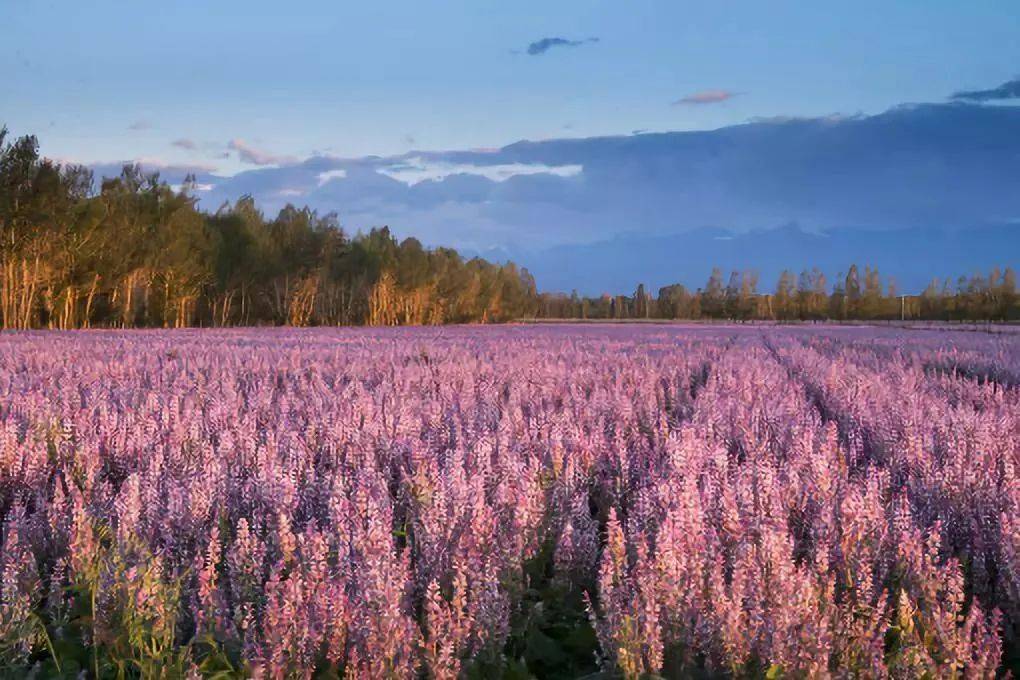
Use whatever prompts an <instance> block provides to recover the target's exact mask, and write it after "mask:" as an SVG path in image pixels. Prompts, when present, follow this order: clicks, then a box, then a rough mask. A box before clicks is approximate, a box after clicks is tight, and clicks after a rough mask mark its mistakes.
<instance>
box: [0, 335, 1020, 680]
mask: <svg viewBox="0 0 1020 680" xmlns="http://www.w3.org/2000/svg"><path fill="white" fill-rule="evenodd" d="M1018 462H1020V334H1016V333H1011V334H998V335H992V334H986V333H979V332H958V331H957V332H954V331H937V330H896V329H873V328H872V329H869V328H863V327H857V328H837V327H831V326H818V327H804V328H782V327H771V328H761V327H744V328H739V327H720V326H715V327H712V326H654V325H643V326H626V325H620V326H566V325H565V326H555V327H549V326H544V327H543V326H507V327H500V328H483V327H463V328H429V329H424V328H421V329H382V330H380V329H344V330H326V329H319V330H285V329H267V330H234V331H218V330H184V331H130V332H114V331H91V332H88V331H87V332H66V333H58V332H49V333H46V332H39V333H33V332H25V333H4V334H3V335H0V513H2V551H0V570H2V592H0V669H4V672H5V673H8V672H9V673H10V674H12V675H27V674H30V673H34V674H35V675H36V677H49V676H54V675H60V676H66V677H77V676H79V675H80V674H82V675H81V677H167V678H170V677H185V676H188V677H205V676H215V677H245V676H256V677H266V678H284V677H313V676H314V677H338V676H339V677H352V678H362V677H364V678H403V677H409V678H415V677H436V678H454V677H472V678H482V677H508V678H509V677H513V678H521V677H532V676H533V677H581V676H586V675H588V676H597V677H615V676H618V675H623V676H626V677H638V676H642V675H645V674H654V675H660V676H665V677H692V676H695V677H711V676H720V675H722V676H733V675H735V676H740V677H763V676H767V677H781V676H782V677H829V676H836V677H846V676H856V677H898V678H913V677H920V676H927V677H992V676H994V675H995V674H996V673H997V672H999V673H1002V672H1004V671H1008V670H1009V669H1011V668H1014V667H1015V666H1016V664H1017V658H1018V657H1017V653H1018V651H1017V650H1018V642H1017V631H1018V622H1020V484H1018V482H1017V473H1016V468H1017V465H1018Z"/></svg>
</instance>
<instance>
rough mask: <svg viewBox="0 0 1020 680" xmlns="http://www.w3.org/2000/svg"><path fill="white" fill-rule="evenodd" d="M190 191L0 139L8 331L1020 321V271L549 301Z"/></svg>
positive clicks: (312, 215) (311, 217)
mask: <svg viewBox="0 0 1020 680" xmlns="http://www.w3.org/2000/svg"><path fill="white" fill-rule="evenodd" d="M196 188H197V187H196V185H195V182H194V178H189V179H188V180H186V181H185V182H184V184H183V185H181V186H180V187H171V186H169V185H168V184H167V183H166V182H163V181H161V180H160V178H159V175H158V174H146V173H144V172H143V171H142V170H141V168H140V167H139V166H137V165H126V166H125V167H124V168H123V170H122V171H121V173H120V175H119V176H117V177H113V178H103V179H102V180H101V181H100V182H99V184H98V186H97V185H96V182H95V178H94V177H93V174H92V172H91V171H90V170H89V169H87V168H85V167H82V166H77V165H66V166H62V165H60V164H57V163H54V162H52V161H50V160H48V159H45V158H42V157H40V155H39V147H38V142H37V140H36V138H35V137H33V136H24V137H21V138H18V139H15V140H8V134H7V130H6V128H0V327H2V328H21V329H26V328H61V329H69V328H89V327H107V328H110V327H113V328H132V327H186V326H237V325H244V326H248V325H262V324H275V325H292V326H308V325H375V326H383V325H402V324H441V323H495V322H503V321H510V320H514V319H522V318H561V319H564V318H566V319H569V318H573V319H642V318H658V319H738V320H752V319H774V320H781V321H782V320H798V319H799V320H823V319H834V320H849V319H899V318H905V319H945V320H1015V319H1020V300H1018V296H1017V291H1016V275H1015V273H1014V272H1013V270H1012V269H1009V268H1007V269H1005V270H1004V271H1000V270H998V269H994V270H992V271H991V272H990V273H989V274H988V275H987V276H984V275H978V274H976V275H973V276H970V277H961V278H960V279H959V280H958V281H956V282H955V283H954V282H951V281H937V280H936V281H932V283H931V285H929V286H928V288H927V289H926V290H925V291H924V292H923V293H922V294H920V295H909V296H900V295H899V294H898V291H897V289H896V285H895V283H894V282H892V281H889V282H885V283H883V281H882V278H881V277H880V275H879V272H878V271H877V270H875V269H872V268H870V267H866V268H865V269H864V270H863V272H862V271H861V270H860V269H858V267H857V266H856V265H854V266H851V267H850V268H849V270H848V271H847V273H846V274H845V275H844V274H840V275H839V276H838V277H837V278H836V279H835V281H834V283H833V285H832V286H831V287H830V286H829V283H828V281H827V279H826V276H825V274H824V273H822V272H821V271H819V270H817V269H813V270H811V271H805V272H802V273H801V274H800V275H799V277H798V276H795V275H794V274H793V273H792V272H789V271H787V272H783V273H782V275H781V276H780V278H779V281H778V283H777V285H776V286H775V288H774V290H773V291H769V292H762V291H760V290H759V281H758V275H757V274H756V273H754V272H733V273H732V274H731V275H730V277H729V279H728V280H727V281H724V279H723V274H722V272H721V271H720V270H719V269H715V270H714V271H713V272H712V275H711V277H710V278H709V280H708V282H707V283H706V284H705V286H704V287H703V288H699V289H697V290H689V289H688V288H686V287H685V286H683V285H680V284H675V285H671V286H665V287H663V288H661V289H659V291H658V295H657V296H654V297H653V296H652V295H651V294H650V293H649V292H648V291H646V290H645V287H644V286H643V285H642V286H638V288H637V290H636V291H635V292H634V293H633V294H632V295H616V296H611V295H608V294H607V295H602V296H598V297H581V296H580V295H578V294H577V293H574V294H572V295H565V294H558V293H542V294H539V293H538V291H537V289H536V285H535V280H534V278H533V277H532V276H531V275H530V274H529V273H528V271H527V270H526V269H523V268H519V267H517V266H516V265H514V264H513V263H505V264H497V263H492V262H488V261H486V260H483V259H481V258H470V259H469V258H465V257H462V256H461V255H460V254H458V253H457V252H456V251H455V250H453V249H450V248H425V247H424V246H423V245H422V244H421V243H420V242H419V241H418V240H417V239H414V238H406V239H403V240H401V241H398V240H397V239H396V238H394V236H393V235H392V234H391V233H390V231H389V229H388V228H386V227H382V228H373V229H371V230H370V231H369V232H368V233H367V234H365V233H360V232H359V233H357V234H353V235H351V234H348V233H347V232H345V231H344V230H343V229H342V228H341V227H340V224H339V221H338V219H337V216H336V215H335V214H334V213H329V214H325V215H320V214H319V213H317V212H316V211H313V210H310V209H309V208H297V207H294V206H292V205H287V206H286V207H284V208H283V209H282V210H280V212H279V213H278V214H277V215H276V216H275V217H273V218H268V217H266V216H265V215H264V214H263V213H262V212H261V211H260V210H259V209H258V208H257V207H256V205H255V201H254V200H253V199H252V197H250V196H243V197H241V198H240V199H238V200H237V201H236V202H234V203H227V204H224V205H223V206H221V207H220V208H219V209H218V210H216V211H214V212H206V211H203V210H200V209H199V208H198V204H197V203H198V202H197V199H196V198H195V197H194V193H195V189H196Z"/></svg>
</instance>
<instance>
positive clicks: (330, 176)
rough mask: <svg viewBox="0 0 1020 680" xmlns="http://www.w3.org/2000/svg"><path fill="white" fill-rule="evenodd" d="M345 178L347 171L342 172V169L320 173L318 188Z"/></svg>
mask: <svg viewBox="0 0 1020 680" xmlns="http://www.w3.org/2000/svg"><path fill="white" fill-rule="evenodd" d="M346 176H347V171H346V170H344V169H343V168H339V169H337V170H327V171H326V172H320V173H319V175H318V177H319V186H320V187H321V186H322V185H324V184H326V183H327V182H329V181H331V180H334V179H343V178H344V177H346Z"/></svg>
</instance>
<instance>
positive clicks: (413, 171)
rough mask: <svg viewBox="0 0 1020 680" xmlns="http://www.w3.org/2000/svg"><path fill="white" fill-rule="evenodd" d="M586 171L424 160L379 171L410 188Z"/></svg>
mask: <svg viewBox="0 0 1020 680" xmlns="http://www.w3.org/2000/svg"><path fill="white" fill-rule="evenodd" d="M583 169H584V168H583V167H582V166H581V165H579V164H569V165H546V164H544V163H498V164H493V165H474V164H471V163H453V162H449V161H442V160H440V161H433V160H427V159H424V158H408V159H407V161H406V162H402V163H397V164H393V165H388V166H384V167H381V168H379V169H378V172H379V174H382V175H386V176H387V177H390V178H392V179H395V180H397V181H398V182H403V183H404V184H406V185H408V186H414V185H415V184H419V183H421V182H426V181H429V180H433V181H442V180H445V179H446V178H447V177H450V176H453V175H478V176H480V177H485V178H486V179H489V180H492V181H493V182H504V181H506V180H508V179H510V178H511V177H515V176H517V175H555V176H557V177H574V176H576V175H579V174H581V172H582V170H583ZM323 174H327V173H323ZM319 177H320V178H321V177H322V175H319Z"/></svg>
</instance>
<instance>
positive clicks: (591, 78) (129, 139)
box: [0, 0, 1020, 175]
mask: <svg viewBox="0 0 1020 680" xmlns="http://www.w3.org/2000/svg"><path fill="white" fill-rule="evenodd" d="M1018 30H1020V4H1018V3H1016V2H1015V0H1000V1H997V2H992V1H987V0H974V1H969V2H960V1H959V0H928V1H926V2H916V1H913V0H911V1H909V2H891V1H889V0H882V1H872V0H864V1H858V2H853V3H836V2H789V1H782V0H777V1H771V2H760V0H754V1H737V0H732V1H727V2H711V3H710V2H678V1H676V0H670V1H662V2H651V1H649V0H628V1H627V2H622V1H620V0H614V1H599V0H579V1H565V2H550V1H549V0H545V1H543V2H524V1H520V0H518V1H515V2H505V1H488V0H475V1H472V2H450V1H437V2H420V1H415V2H408V1H404V0H400V1H389V2H340V1H338V0H323V1H318V0H316V1H303V0H294V1H292V2H288V3H280V2H264V1H259V0H243V1H241V0H212V1H211V0H175V1H174V2H159V3H139V2H125V1H111V0H93V1H90V2H81V1H80V0H74V1H73V2H72V1H66V2H64V1H58V0H0V72H2V73H4V74H5V75H4V81H5V82H4V85H3V88H2V90H0V123H5V124H6V125H7V126H8V127H9V128H10V129H11V131H12V133H14V134H23V133H28V132H31V133H34V134H36V135H38V136H39V138H40V140H41V147H42V151H43V153H44V154H46V155H48V156H50V157H54V158H58V159H62V160H68V161H75V162H82V163H101V162H117V161H123V160H143V161H146V162H148V163H149V164H150V165H153V166H158V165H160V164H175V165H188V166H195V167H197V168H202V169H205V170H208V171H210V172H215V173H217V174H219V175H232V174H236V173H238V172H240V171H242V170H245V169H248V168H256V167H263V166H265V165H286V164H288V163H292V162H295V161H298V160H301V159H305V158H308V157H309V156H323V155H328V156H338V157H344V158H357V157H363V156H369V155H380V156H393V155H399V154H403V153H406V152H408V151H411V150H426V151H427V150H444V149H476V148H491V147H500V146H503V145H506V144H509V143H512V142H514V141H517V140H522V139H530V140H540V139H554V138H574V137H591V136H600V135H620V134H629V133H632V132H634V131H637V130H642V131H666V130H702V129H713V128H719V127H723V126H728V125H734V124H738V123H742V122H745V121H748V120H752V119H756V118H760V117H766V118H767V117H774V116H802V117H813V116H826V115H829V114H833V113H840V114H846V115H849V114H857V113H864V114H874V113H880V112H882V111H885V110H887V109H889V108H891V107H893V106H896V105H899V104H902V103H904V102H933V101H935V102H937V101H945V100H946V98H947V97H948V96H949V95H951V94H952V93H953V92H956V91H960V90H974V89H982V88H988V87H995V86H997V85H999V84H1001V83H1004V82H1008V81H1010V79H1012V78H1015V77H1016V76H1017V75H1018V72H1020V40H1016V35H1017V31H1018Z"/></svg>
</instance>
